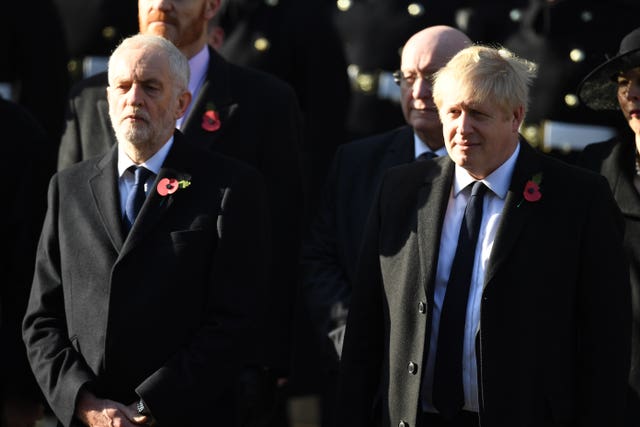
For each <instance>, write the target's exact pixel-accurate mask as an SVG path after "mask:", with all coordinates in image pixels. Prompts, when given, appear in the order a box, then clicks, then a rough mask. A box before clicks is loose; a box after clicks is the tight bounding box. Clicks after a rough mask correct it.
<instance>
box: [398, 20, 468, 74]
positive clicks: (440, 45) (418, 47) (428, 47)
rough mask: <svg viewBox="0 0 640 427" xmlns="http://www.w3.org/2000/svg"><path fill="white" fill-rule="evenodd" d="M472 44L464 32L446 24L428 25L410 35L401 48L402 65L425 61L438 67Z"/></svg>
mask: <svg viewBox="0 0 640 427" xmlns="http://www.w3.org/2000/svg"><path fill="white" fill-rule="evenodd" d="M471 44H472V42H471V39H469V37H467V35H466V34H465V33H463V32H462V31H460V30H457V29H455V28H453V27H448V26H446V25H436V26H434V27H428V28H425V29H424V30H422V31H420V32H418V33H416V34H414V35H413V36H411V38H410V39H409V40H407V42H406V43H405V45H404V48H403V49H402V66H404V65H405V63H406V65H409V64H415V62H416V60H422V61H427V60H430V62H431V63H432V64H433V66H434V67H437V68H438V69H439V68H441V67H443V66H444V65H445V64H446V63H447V62H448V61H449V59H451V58H453V56H454V55H455V54H456V53H458V52H459V51H461V50H462V49H464V48H465V47H467V46H470V45H471Z"/></svg>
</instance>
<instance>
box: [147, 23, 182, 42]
mask: <svg viewBox="0 0 640 427" xmlns="http://www.w3.org/2000/svg"><path fill="white" fill-rule="evenodd" d="M144 34H148V35H153V36H160V37H164V38H165V39H167V40H169V41H171V42H172V43H173V42H174V39H175V38H176V30H175V27H174V26H173V25H171V24H166V23H164V22H152V23H151V24H149V25H148V26H147V29H146V31H145V32H144Z"/></svg>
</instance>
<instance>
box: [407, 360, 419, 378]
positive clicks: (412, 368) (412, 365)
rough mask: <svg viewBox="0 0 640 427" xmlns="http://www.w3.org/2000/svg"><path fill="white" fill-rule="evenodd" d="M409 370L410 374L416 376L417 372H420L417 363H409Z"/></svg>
mask: <svg viewBox="0 0 640 427" xmlns="http://www.w3.org/2000/svg"><path fill="white" fill-rule="evenodd" d="M408 369H409V373H410V374H413V375H415V374H416V372H418V365H416V364H415V363H413V362H409V366H408Z"/></svg>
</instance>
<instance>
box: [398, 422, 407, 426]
mask: <svg viewBox="0 0 640 427" xmlns="http://www.w3.org/2000/svg"><path fill="white" fill-rule="evenodd" d="M398 427H409V423H406V422H404V421H400V422H399V423H398Z"/></svg>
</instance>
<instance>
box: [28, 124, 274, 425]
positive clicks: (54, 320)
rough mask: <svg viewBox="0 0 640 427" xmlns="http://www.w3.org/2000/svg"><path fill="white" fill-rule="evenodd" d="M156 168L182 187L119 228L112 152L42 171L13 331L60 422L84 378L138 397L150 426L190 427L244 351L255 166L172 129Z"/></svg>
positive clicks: (260, 257)
mask: <svg viewBox="0 0 640 427" xmlns="http://www.w3.org/2000/svg"><path fill="white" fill-rule="evenodd" d="M163 177H175V178H176V179H179V180H180V179H186V180H190V181H191V185H190V186H189V187H187V188H184V189H179V190H178V191H177V192H176V193H174V194H172V195H168V196H166V197H162V196H160V195H159V194H158V193H157V191H155V190H152V191H151V193H150V194H149V195H148V197H147V199H146V201H145V204H144V205H143V207H142V210H141V211H140V214H139V216H138V219H137V220H136V222H135V224H134V226H133V228H132V230H131V232H130V233H129V235H128V236H127V237H125V236H124V234H123V232H122V224H121V218H122V214H121V209H120V199H119V195H118V177H117V150H116V147H114V148H113V149H112V150H110V152H108V153H107V154H105V155H104V156H100V157H97V158H95V159H91V160H87V161H85V162H82V163H79V164H77V165H74V166H72V167H70V168H67V169H65V170H63V171H61V172H59V173H58V174H56V175H55V176H54V177H53V178H52V180H51V183H50V186H49V196H48V204H49V208H48V211H47V215H46V219H45V223H44V227H43V231H42V236H41V240H40V244H39V248H38V255H37V260H36V271H35V276H34V280H33V287H32V290H31V297H30V301H29V306H28V309H27V314H26V316H25V320H24V323H23V330H24V332H23V334H24V340H25V343H26V346H27V352H28V357H29V359H30V363H31V366H32V369H33V371H34V373H35V375H36V378H37V380H38V382H39V384H40V387H41V388H42V390H43V392H44V394H45V396H46V398H47V400H48V401H49V403H50V405H51V408H52V409H53V410H54V412H55V414H56V415H57V416H58V418H59V419H60V421H61V422H62V423H63V424H64V425H65V426H68V425H70V424H71V423H72V420H73V412H74V407H75V401H76V397H77V394H78V391H79V389H80V388H81V387H82V386H83V385H84V386H87V387H89V388H90V389H91V390H93V392H94V393H95V394H96V395H98V396H103V397H107V398H111V399H114V400H116V401H119V402H123V403H125V404H130V403H132V402H133V401H134V400H136V399H137V396H140V397H142V398H143V399H144V401H145V402H146V403H147V405H148V406H149V408H150V410H151V412H152V413H153V415H154V417H155V418H156V419H157V421H158V423H159V426H176V427H178V426H197V425H202V424H201V422H202V419H201V417H202V416H203V408H208V407H211V405H212V403H213V402H215V401H216V400H217V399H219V398H220V397H221V396H220V395H221V393H222V391H223V390H224V389H225V388H226V387H228V386H229V381H230V380H231V379H232V378H231V377H232V376H233V375H234V374H235V373H237V371H238V369H237V368H238V366H237V365H238V364H239V363H240V360H241V359H243V358H246V355H247V354H248V353H249V354H250V353H251V352H255V348H253V347H252V344H251V343H252V342H253V341H254V338H255V331H254V330H253V328H254V327H255V324H256V317H259V314H260V312H259V311H258V307H259V304H258V303H259V301H260V299H261V298H263V297H264V294H263V292H262V291H263V289H264V287H263V286H262V284H263V281H264V277H265V273H266V267H265V263H266V262H267V261H268V260H265V253H266V252H267V251H266V250H265V246H266V244H267V237H268V228H267V227H266V225H265V220H264V218H265V217H266V213H265V207H266V200H265V197H264V188H263V184H262V180H261V177H260V175H259V173H258V172H257V171H255V170H254V169H253V168H250V167H248V166H246V165H244V164H242V163H240V162H236V161H234V160H232V159H229V158H224V157H221V156H218V155H214V154H213V153H207V152H206V151H204V150H201V149H197V148H195V147H193V146H191V145H189V144H187V143H186V142H185V141H184V137H183V136H182V135H181V134H180V133H179V132H177V131H176V134H175V141H174V145H173V147H172V149H171V151H170V152H169V154H168V156H167V158H166V160H165V162H164V164H163V167H162V170H161V171H160V173H159V175H158V177H157V180H160V179H162V178H163ZM156 182H157V181H156ZM154 185H155V184H154ZM153 188H155V187H153ZM256 294H257V295H256ZM254 295H255V296H256V298H253V296H254ZM227 409H228V410H231V408H227Z"/></svg>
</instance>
